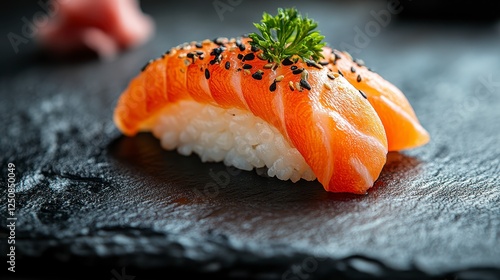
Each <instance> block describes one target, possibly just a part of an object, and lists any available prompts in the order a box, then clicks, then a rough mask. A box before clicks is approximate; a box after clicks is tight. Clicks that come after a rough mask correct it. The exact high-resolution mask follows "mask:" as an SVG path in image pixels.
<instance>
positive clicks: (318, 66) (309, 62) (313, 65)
mask: <svg viewBox="0 0 500 280" xmlns="http://www.w3.org/2000/svg"><path fill="white" fill-rule="evenodd" d="M305 61H306V65H307V66H309V67H311V66H312V67H316V68H318V69H321V66H320V65H318V64H316V62H314V61H312V60H309V59H306V60H305Z"/></svg>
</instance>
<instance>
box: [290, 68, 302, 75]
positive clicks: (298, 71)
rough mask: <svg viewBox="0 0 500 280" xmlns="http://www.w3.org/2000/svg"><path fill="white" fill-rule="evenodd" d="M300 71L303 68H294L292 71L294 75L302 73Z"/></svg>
mask: <svg viewBox="0 0 500 280" xmlns="http://www.w3.org/2000/svg"><path fill="white" fill-rule="evenodd" d="M302 71H304V68H300V69H297V70H294V71H292V73H293V74H294V75H297V74H300V73H302Z"/></svg>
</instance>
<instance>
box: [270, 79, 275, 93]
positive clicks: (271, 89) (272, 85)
mask: <svg viewBox="0 0 500 280" xmlns="http://www.w3.org/2000/svg"><path fill="white" fill-rule="evenodd" d="M269 90H270V91H275V90H276V81H274V82H273V83H272V84H271V85H270V86H269Z"/></svg>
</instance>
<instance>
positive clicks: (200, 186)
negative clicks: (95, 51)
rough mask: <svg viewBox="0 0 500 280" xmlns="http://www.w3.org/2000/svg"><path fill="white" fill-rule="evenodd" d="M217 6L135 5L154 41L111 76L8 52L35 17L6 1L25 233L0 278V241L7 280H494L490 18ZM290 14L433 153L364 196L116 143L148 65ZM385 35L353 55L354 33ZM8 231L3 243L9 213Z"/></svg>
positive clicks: (383, 178) (358, 6) (496, 110)
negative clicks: (389, 101)
mask: <svg viewBox="0 0 500 280" xmlns="http://www.w3.org/2000/svg"><path fill="white" fill-rule="evenodd" d="M221 2H224V3H228V1H224V0H221ZM213 3H214V1H180V2H176V3H173V2H168V1H142V2H141V7H142V8H143V10H144V12H145V13H147V14H150V15H151V16H153V17H154V19H155V22H156V33H155V36H154V38H153V39H152V40H151V41H150V42H148V43H147V44H146V45H144V46H141V47H140V48H137V49H132V50H128V51H126V52H123V53H122V54H120V55H119V56H118V57H117V58H116V59H114V60H111V61H101V60H98V59H97V58H96V57H93V56H91V55H90V56H88V55H86V56H78V57H72V58H64V59H62V58H58V57H53V56H50V55H47V54H46V53H45V52H43V51H42V50H40V48H39V46H38V45H37V44H36V41H35V40H34V39H33V40H30V41H29V43H28V44H25V45H21V46H20V47H19V52H18V53H15V52H14V50H13V48H12V46H11V45H10V43H9V41H8V40H7V36H6V35H7V34H8V33H9V32H14V33H17V34H20V33H21V29H22V26H23V21H22V20H21V19H22V18H23V17H26V18H28V19H31V18H32V15H33V14H34V13H35V12H37V11H39V10H40V7H39V6H38V5H37V4H36V1H10V2H8V3H4V4H3V9H2V10H3V11H2V17H1V18H2V19H1V22H2V24H1V26H0V35H1V37H2V38H3V39H1V40H0V112H1V113H0V114H1V115H0V131H1V133H2V135H1V138H0V163H1V166H2V170H1V172H0V174H1V178H2V179H1V182H0V184H1V187H2V188H1V197H0V201H1V205H6V198H7V197H6V189H7V187H6V178H7V167H6V166H7V164H8V163H9V162H11V163H14V164H15V165H16V170H15V173H16V179H17V182H18V185H17V193H16V203H17V209H16V216H17V218H18V220H17V223H16V225H17V227H16V256H17V258H16V270H17V272H16V274H12V273H8V272H7V265H6V262H5V260H6V252H7V242H6V240H5V239H2V242H1V244H0V251H1V256H0V259H1V261H2V263H3V266H2V271H1V272H0V273H1V274H0V275H2V279H4V278H3V275H6V276H8V277H9V279H10V278H11V277H13V276H15V278H14V279H113V278H115V279H119V276H123V275H130V276H134V277H135V279H137V280H139V279H164V278H167V279H171V278H174V277H173V274H174V273H180V275H181V276H182V277H181V278H187V277H192V276H194V277H208V276H217V277H219V278H220V279H224V278H227V279H229V278H231V279H247V278H251V279H500V278H499V277H500V276H499V273H500V242H499V239H500V178H499V175H498V174H499V173H500V145H499V143H500V122H499V120H500V52H499V49H500V48H499V47H500V24H499V18H498V16H497V12H496V11H497V9H495V7H494V4H489V3H490V2H487V1H474V2H473V3H469V4H468V5H458V4H456V5H455V6H453V7H452V6H450V4H447V3H445V2H444V1H403V0H402V1H400V5H401V7H402V9H403V10H402V12H401V13H398V14H397V15H396V14H392V15H391V17H390V19H388V20H387V22H386V23H387V25H386V26H380V22H379V21H378V20H377V18H376V15H380V14H381V13H383V11H385V10H387V4H388V3H389V2H386V1H250V0H242V1H241V2H237V1H234V2H233V3H239V4H238V5H235V6H234V7H233V9H232V10H231V11H227V12H225V13H223V14H222V16H220V15H218V14H217V11H216V9H215V8H214V6H213ZM491 3H493V2H491ZM285 6H296V7H297V8H298V9H299V10H300V11H301V12H302V13H304V14H308V15H309V16H310V17H312V18H314V19H315V20H317V21H318V22H319V29H320V30H321V31H322V33H323V34H324V35H325V36H326V41H327V42H328V43H329V44H330V45H331V46H332V47H334V48H339V49H345V48H347V50H349V51H350V52H351V54H352V55H353V56H354V57H357V58H361V59H363V60H364V61H365V63H366V64H367V65H368V66H370V67H371V68H373V69H374V70H375V71H377V72H378V73H380V74H381V75H382V76H383V77H385V78H386V79H387V80H389V81H391V82H392V83H394V84H395V85H396V86H398V87H399V88H400V89H402V91H403V92H404V93H405V95H406V96H407V97H408V100H409V101H410V103H411V104H412V106H413V107H414V109H415V111H416V113H417V115H418V117H419V119H420V121H421V123H422V125H423V126H424V127H425V128H426V129H427V130H428V131H429V133H430V135H431V142H430V143H429V144H427V145H426V146H423V147H420V148H417V149H413V150H409V151H403V152H400V153H390V154H389V155H388V162H387V164H386V166H385V168H384V170H383V171H382V173H381V175H380V178H379V179H378V180H377V182H376V184H375V186H374V188H372V189H371V190H370V191H369V193H368V194H367V195H365V196H357V195H348V194H331V193H326V192H325V191H324V190H323V189H322V187H321V186H320V185H319V184H318V183H317V182H307V183H304V182H300V183H297V184H292V183H290V182H282V181H279V180H276V179H272V178H264V177H262V176H259V175H258V174H256V173H255V172H243V171H240V172H238V171H236V170H233V169H227V168H226V167H225V166H223V165H222V164H217V163H207V164H205V163H201V162H200V160H199V159H198V158H197V157H196V156H190V157H183V156H180V155H178V154H177V153H176V152H167V151H164V150H162V149H161V147H160V145H159V143H158V141H157V140H156V139H154V138H153V137H152V136H151V135H149V134H141V135H138V136H136V137H132V138H126V137H123V136H122V135H120V133H119V132H118V130H117V129H116V128H115V126H114V124H113V122H112V119H111V117H112V111H113V108H114V106H115V104H116V100H117V98H118V96H119V95H120V93H121V91H122V90H123V89H124V88H125V87H126V85H127V83H128V81H129V80H130V79H131V78H132V77H133V76H135V75H136V74H137V73H138V71H139V69H140V68H141V67H142V66H143V65H144V63H145V62H146V61H148V60H149V59H150V58H155V57H157V56H159V55H161V54H162V53H163V52H164V51H165V50H167V49H169V48H170V47H172V46H175V45H178V44H180V43H183V42H189V41H192V40H202V39H205V38H209V39H211V38H214V37H217V36H226V37H231V36H238V35H241V34H244V33H248V32H249V31H252V30H253V26H252V22H256V21H259V20H260V17H261V14H262V12H263V11H267V12H270V13H274V12H275V11H276V8H277V7H285ZM374 15H375V16H374ZM379 20H380V19H379ZM377 23H378V24H379V29H373V30H372V31H373V33H371V34H372V35H370V36H368V37H367V38H368V40H365V41H364V43H363V44H362V45H360V44H356V42H358V43H359V41H357V40H359V36H360V35H359V33H358V31H357V30H362V31H364V32H365V33H366V32H367V31H366V28H367V26H375V25H377ZM375 31H376V32H375ZM365 35H366V34H365ZM197 193H198V194H200V193H201V195H196V194H197ZM3 209H5V207H4V208H3ZM0 217H1V219H2V229H1V231H0V234H1V235H2V237H6V236H7V234H8V231H7V229H6V228H5V227H4V225H5V221H6V217H7V213H6V210H1V212H0ZM117 275H118V276H117ZM155 275H159V276H155ZM130 279H131V278H130Z"/></svg>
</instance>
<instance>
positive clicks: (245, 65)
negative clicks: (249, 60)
mask: <svg viewBox="0 0 500 280" xmlns="http://www.w3.org/2000/svg"><path fill="white" fill-rule="evenodd" d="M243 69H252V65H250V64H243Z"/></svg>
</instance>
